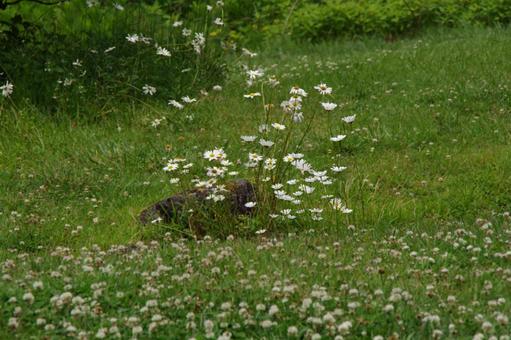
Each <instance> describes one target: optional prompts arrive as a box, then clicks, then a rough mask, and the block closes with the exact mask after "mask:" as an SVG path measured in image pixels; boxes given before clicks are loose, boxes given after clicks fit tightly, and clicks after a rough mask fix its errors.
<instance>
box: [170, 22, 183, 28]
mask: <svg viewBox="0 0 511 340" xmlns="http://www.w3.org/2000/svg"><path fill="white" fill-rule="evenodd" d="M182 25H183V22H182V21H174V23H173V24H172V27H180V26H182Z"/></svg>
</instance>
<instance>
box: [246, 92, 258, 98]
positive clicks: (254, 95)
mask: <svg viewBox="0 0 511 340" xmlns="http://www.w3.org/2000/svg"><path fill="white" fill-rule="evenodd" d="M243 97H245V98H250V99H253V98H255V97H261V93H260V92H252V93H249V94H244V95H243Z"/></svg>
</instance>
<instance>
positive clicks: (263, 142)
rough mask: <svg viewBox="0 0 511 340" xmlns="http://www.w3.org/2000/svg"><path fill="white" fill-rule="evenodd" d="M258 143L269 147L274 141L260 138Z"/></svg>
mask: <svg viewBox="0 0 511 340" xmlns="http://www.w3.org/2000/svg"><path fill="white" fill-rule="evenodd" d="M259 144H261V145H262V146H264V147H267V148H271V147H272V146H273V144H275V143H274V142H272V141H271V140H265V139H262V138H261V139H259Z"/></svg>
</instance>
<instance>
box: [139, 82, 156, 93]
mask: <svg viewBox="0 0 511 340" xmlns="http://www.w3.org/2000/svg"><path fill="white" fill-rule="evenodd" d="M142 91H143V92H144V94H148V95H150V96H152V95H153V94H155V93H156V87H153V86H151V85H147V84H145V85H144V87H142Z"/></svg>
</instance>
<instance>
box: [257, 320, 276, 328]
mask: <svg viewBox="0 0 511 340" xmlns="http://www.w3.org/2000/svg"><path fill="white" fill-rule="evenodd" d="M260 325H261V327H262V328H270V327H271V326H273V322H271V320H264V321H261V323H260Z"/></svg>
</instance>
